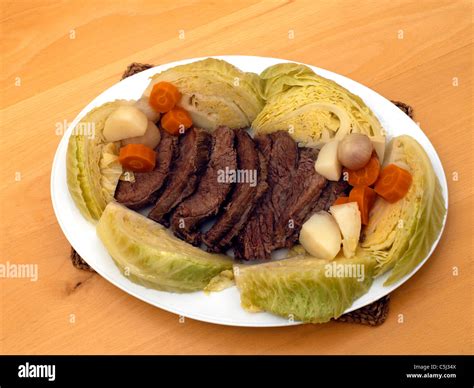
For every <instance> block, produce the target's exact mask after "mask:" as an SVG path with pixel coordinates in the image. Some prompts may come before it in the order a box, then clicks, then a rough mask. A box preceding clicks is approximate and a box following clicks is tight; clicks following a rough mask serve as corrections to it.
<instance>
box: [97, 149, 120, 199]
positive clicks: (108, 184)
mask: <svg viewBox="0 0 474 388" xmlns="http://www.w3.org/2000/svg"><path fill="white" fill-rule="evenodd" d="M118 153H119V147H118V146H117V144H115V143H108V144H106V145H105V146H104V147H103V148H102V156H101V158H100V162H99V168H100V175H101V179H100V185H101V187H102V194H103V197H104V200H105V202H107V203H108V202H110V201H112V200H113V199H114V194H115V189H116V188H117V183H118V181H119V179H120V177H121V176H122V174H123V169H122V165H121V164H120V162H119V160H118Z"/></svg>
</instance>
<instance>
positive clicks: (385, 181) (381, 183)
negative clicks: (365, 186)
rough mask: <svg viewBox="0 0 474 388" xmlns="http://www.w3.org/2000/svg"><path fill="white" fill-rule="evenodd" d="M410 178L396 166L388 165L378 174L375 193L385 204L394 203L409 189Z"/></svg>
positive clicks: (407, 173) (405, 171)
mask: <svg viewBox="0 0 474 388" xmlns="http://www.w3.org/2000/svg"><path fill="white" fill-rule="evenodd" d="M412 180H413V178H412V176H411V174H410V173H409V172H408V171H407V170H404V169H403V168H401V167H398V166H397V165H396V164H389V165H388V166H387V167H385V168H384V169H383V170H382V172H381V173H380V177H379V179H378V180H377V183H376V184H375V192H376V193H377V194H378V195H380V196H381V197H382V198H383V199H385V200H386V201H387V202H390V203H394V202H397V201H399V200H400V199H402V198H403V197H404V196H405V195H406V194H407V193H408V190H409V189H410V186H411V183H412Z"/></svg>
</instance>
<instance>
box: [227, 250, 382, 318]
mask: <svg viewBox="0 0 474 388" xmlns="http://www.w3.org/2000/svg"><path fill="white" fill-rule="evenodd" d="M362 254H363V253H361V255H359V253H357V254H356V256H355V257H353V258H351V259H345V258H336V260H333V261H332V262H328V261H325V260H319V259H316V258H312V257H309V256H304V255H302V256H299V257H293V258H289V259H285V260H277V261H273V262H269V263H265V264H259V265H235V266H234V275H235V282H236V284H237V288H238V289H239V291H240V300H241V304H242V307H243V308H244V309H246V310H248V311H251V312H257V311H262V310H263V311H268V312H271V313H273V314H277V315H280V316H282V317H285V318H287V319H294V320H300V321H303V322H310V323H323V322H328V321H329V320H330V319H332V318H337V317H339V316H340V315H341V314H343V313H344V311H345V310H346V309H347V308H348V307H350V306H351V305H352V303H353V302H354V300H356V299H357V298H358V297H360V296H361V295H363V294H365V293H366V292H367V291H368V289H369V288H370V286H371V284H372V274H373V269H374V260H372V259H371V258H370V257H368V256H366V255H362Z"/></svg>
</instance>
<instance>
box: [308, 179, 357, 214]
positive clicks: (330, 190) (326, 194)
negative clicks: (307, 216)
mask: <svg viewBox="0 0 474 388" xmlns="http://www.w3.org/2000/svg"><path fill="white" fill-rule="evenodd" d="M349 189H350V186H349V184H348V183H347V182H346V181H344V180H342V179H341V180H340V181H337V182H334V181H329V182H328V183H327V185H326V187H325V188H324V189H323V192H322V193H321V196H320V197H319V199H318V201H317V203H316V204H315V206H314V208H313V209H312V211H311V214H314V213H317V212H319V211H321V210H325V211H328V210H329V208H330V207H331V206H332V204H333V203H334V201H335V200H336V199H338V198H339V197H340V196H341V195H343V194H347V192H348V191H349Z"/></svg>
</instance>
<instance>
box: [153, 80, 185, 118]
mask: <svg viewBox="0 0 474 388" xmlns="http://www.w3.org/2000/svg"><path fill="white" fill-rule="evenodd" d="M180 99H181V93H180V92H179V90H178V89H177V88H176V86H174V85H173V84H171V83H169V82H164V81H162V82H158V83H157V84H155V85H153V88H152V89H151V93H150V101H149V103H150V105H151V107H152V108H153V109H155V110H156V111H157V112H160V113H165V112H168V111H170V110H171V109H173V108H174V107H175V105H176V104H177V103H178V102H179V100H180Z"/></svg>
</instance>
